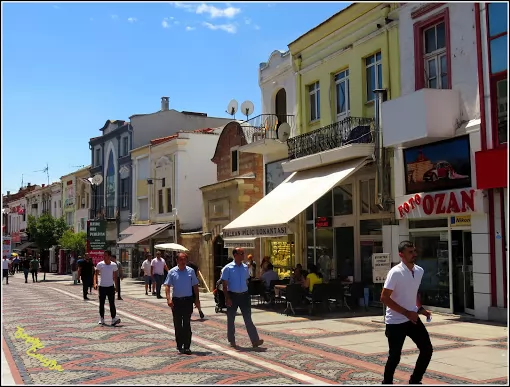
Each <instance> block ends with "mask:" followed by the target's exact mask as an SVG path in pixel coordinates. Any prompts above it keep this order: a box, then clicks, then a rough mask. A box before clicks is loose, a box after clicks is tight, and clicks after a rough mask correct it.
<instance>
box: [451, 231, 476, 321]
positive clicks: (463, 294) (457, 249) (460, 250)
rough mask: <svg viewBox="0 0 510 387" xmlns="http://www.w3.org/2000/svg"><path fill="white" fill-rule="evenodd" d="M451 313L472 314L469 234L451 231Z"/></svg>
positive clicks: (472, 296)
mask: <svg viewBox="0 0 510 387" xmlns="http://www.w3.org/2000/svg"><path fill="white" fill-rule="evenodd" d="M452 263H453V312H454V313H468V314H474V308H475V305H474V289H473V254H472V245H471V232H470V231H461V230H452Z"/></svg>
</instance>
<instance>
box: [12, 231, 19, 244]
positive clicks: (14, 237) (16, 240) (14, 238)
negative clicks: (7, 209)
mask: <svg viewBox="0 0 510 387" xmlns="http://www.w3.org/2000/svg"><path fill="white" fill-rule="evenodd" d="M11 238H12V243H21V234H20V233H19V232H13V233H12V234H11Z"/></svg>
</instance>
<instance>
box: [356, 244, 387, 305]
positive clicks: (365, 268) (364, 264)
mask: <svg viewBox="0 0 510 387" xmlns="http://www.w3.org/2000/svg"><path fill="white" fill-rule="evenodd" d="M382 252H383V247H382V241H361V242H360V258H361V282H362V283H363V284H364V285H365V287H367V288H368V301H369V303H376V304H380V301H379V300H380V298H381V291H382V286H383V284H374V282H373V279H372V254H376V253H382Z"/></svg>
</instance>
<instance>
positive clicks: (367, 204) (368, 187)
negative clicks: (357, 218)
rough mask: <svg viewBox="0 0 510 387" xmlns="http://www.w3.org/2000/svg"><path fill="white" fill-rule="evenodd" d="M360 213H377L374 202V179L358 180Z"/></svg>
mask: <svg viewBox="0 0 510 387" xmlns="http://www.w3.org/2000/svg"><path fill="white" fill-rule="evenodd" d="M359 191H360V195H359V196H360V211H361V215H369V214H377V213H378V212H379V208H378V207H377V206H376V204H375V179H370V180H364V181H360V182H359Z"/></svg>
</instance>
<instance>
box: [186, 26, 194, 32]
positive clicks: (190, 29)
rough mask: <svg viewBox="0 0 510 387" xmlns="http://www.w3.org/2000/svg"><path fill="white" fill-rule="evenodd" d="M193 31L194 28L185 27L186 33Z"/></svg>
mask: <svg viewBox="0 0 510 387" xmlns="http://www.w3.org/2000/svg"><path fill="white" fill-rule="evenodd" d="M194 29H195V27H190V26H187V27H186V31H193V30H194Z"/></svg>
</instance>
